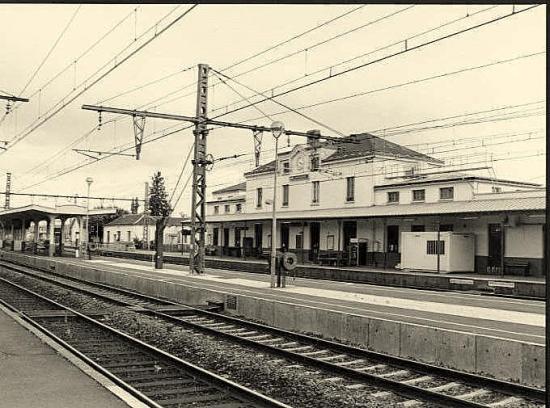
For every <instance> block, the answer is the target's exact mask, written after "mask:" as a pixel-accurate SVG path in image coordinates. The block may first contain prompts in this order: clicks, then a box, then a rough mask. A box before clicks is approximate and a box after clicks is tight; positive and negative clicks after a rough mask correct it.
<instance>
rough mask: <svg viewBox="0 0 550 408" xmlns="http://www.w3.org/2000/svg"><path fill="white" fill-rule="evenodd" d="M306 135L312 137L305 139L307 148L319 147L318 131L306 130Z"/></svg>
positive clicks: (319, 132)
mask: <svg viewBox="0 0 550 408" xmlns="http://www.w3.org/2000/svg"><path fill="white" fill-rule="evenodd" d="M306 133H307V134H308V135H312V137H310V136H308V137H307V144H308V146H310V147H313V148H317V147H319V144H320V141H319V136H321V131H320V130H319V129H313V130H308V131H307V132H306Z"/></svg>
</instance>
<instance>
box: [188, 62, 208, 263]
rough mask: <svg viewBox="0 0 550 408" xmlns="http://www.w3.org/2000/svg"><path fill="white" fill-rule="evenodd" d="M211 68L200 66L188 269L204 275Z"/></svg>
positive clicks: (204, 65) (194, 132)
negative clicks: (207, 138) (209, 80)
mask: <svg viewBox="0 0 550 408" xmlns="http://www.w3.org/2000/svg"><path fill="white" fill-rule="evenodd" d="M209 70H210V67H209V66H208V65H206V64H199V75H198V81H197V114H196V119H197V121H196V122H195V130H194V131H193V134H194V135H195V150H194V157H193V161H192V163H193V193H192V199H191V200H192V201H191V207H192V208H191V248H190V253H189V270H190V271H191V273H192V274H195V273H196V274H202V273H203V272H204V246H205V230H206V165H207V164H208V163H207V162H208V160H207V159H206V136H207V135H208V130H207V129H206V119H207V118H206V113H207V109H208V74H209Z"/></svg>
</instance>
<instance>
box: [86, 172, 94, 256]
mask: <svg viewBox="0 0 550 408" xmlns="http://www.w3.org/2000/svg"><path fill="white" fill-rule="evenodd" d="M93 182H94V179H93V178H91V177H86V183H87V184H88V198H87V199H86V253H87V254H88V259H92V256H91V254H90V186H91V185H92V183H93Z"/></svg>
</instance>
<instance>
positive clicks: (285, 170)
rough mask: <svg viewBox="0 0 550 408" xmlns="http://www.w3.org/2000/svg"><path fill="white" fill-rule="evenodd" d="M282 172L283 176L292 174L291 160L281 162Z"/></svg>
mask: <svg viewBox="0 0 550 408" xmlns="http://www.w3.org/2000/svg"><path fill="white" fill-rule="evenodd" d="M281 170H282V173H283V174H288V173H290V160H282V161H281Z"/></svg>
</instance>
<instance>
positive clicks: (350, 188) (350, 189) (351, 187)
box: [346, 177, 355, 201]
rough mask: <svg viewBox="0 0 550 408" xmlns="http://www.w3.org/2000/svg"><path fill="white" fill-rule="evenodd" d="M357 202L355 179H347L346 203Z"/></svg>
mask: <svg viewBox="0 0 550 408" xmlns="http://www.w3.org/2000/svg"><path fill="white" fill-rule="evenodd" d="M353 200H355V177H347V178H346V201H353Z"/></svg>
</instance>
